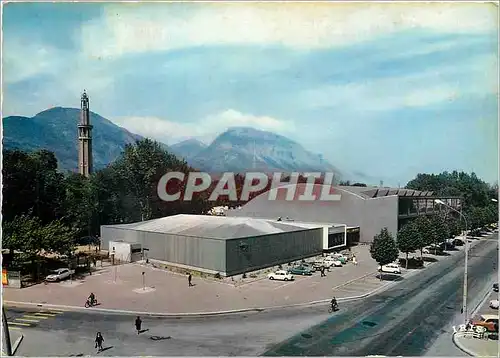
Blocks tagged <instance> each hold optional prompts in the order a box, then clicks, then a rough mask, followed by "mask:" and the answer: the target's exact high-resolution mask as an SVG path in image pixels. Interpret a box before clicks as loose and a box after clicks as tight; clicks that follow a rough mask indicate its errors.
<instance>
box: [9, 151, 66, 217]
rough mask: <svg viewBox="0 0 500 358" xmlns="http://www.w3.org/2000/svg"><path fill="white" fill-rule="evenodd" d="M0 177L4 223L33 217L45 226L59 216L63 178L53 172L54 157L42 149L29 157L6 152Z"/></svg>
mask: <svg viewBox="0 0 500 358" xmlns="http://www.w3.org/2000/svg"><path fill="white" fill-rule="evenodd" d="M2 174H3V197H2V205H3V206H2V214H3V220H4V221H10V220H13V219H14V217H15V216H19V215H35V216H37V217H38V218H40V220H41V222H42V223H43V224H45V223H49V222H50V221H52V220H55V219H56V218H57V217H59V216H61V215H62V214H63V210H62V207H61V202H62V199H63V196H64V191H63V186H62V185H61V184H62V181H63V178H64V175H63V174H62V173H60V172H58V170H57V159H56V157H55V155H54V153H52V152H49V151H47V150H44V149H43V150H38V151H34V152H30V153H28V152H24V151H20V150H6V151H4V153H3V169H2ZM19 198H22V200H19Z"/></svg>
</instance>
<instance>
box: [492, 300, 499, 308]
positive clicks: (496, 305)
mask: <svg viewBox="0 0 500 358" xmlns="http://www.w3.org/2000/svg"><path fill="white" fill-rule="evenodd" d="M490 307H491V308H493V309H494V310H497V309H498V300H491V301H490Z"/></svg>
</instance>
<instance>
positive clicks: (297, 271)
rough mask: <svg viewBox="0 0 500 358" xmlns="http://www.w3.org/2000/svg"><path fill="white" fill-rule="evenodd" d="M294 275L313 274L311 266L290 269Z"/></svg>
mask: <svg viewBox="0 0 500 358" xmlns="http://www.w3.org/2000/svg"><path fill="white" fill-rule="evenodd" d="M288 272H290V273H291V274H293V275H302V276H311V275H312V271H311V269H310V268H309V267H305V266H296V267H294V268H292V269H290V270H288Z"/></svg>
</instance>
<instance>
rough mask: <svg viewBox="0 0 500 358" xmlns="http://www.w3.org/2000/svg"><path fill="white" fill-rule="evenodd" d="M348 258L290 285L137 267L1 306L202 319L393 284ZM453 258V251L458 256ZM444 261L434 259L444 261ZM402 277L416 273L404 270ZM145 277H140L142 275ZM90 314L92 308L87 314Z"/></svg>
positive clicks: (363, 254)
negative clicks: (91, 304)
mask: <svg viewBox="0 0 500 358" xmlns="http://www.w3.org/2000/svg"><path fill="white" fill-rule="evenodd" d="M352 252H353V253H354V254H355V255H356V258H357V265H355V264H353V263H352V262H348V263H347V264H346V265H344V266H343V267H332V268H331V269H330V270H329V271H328V272H327V273H326V277H320V274H319V273H318V272H316V273H314V274H313V276H296V280H295V281H293V282H281V281H271V280H268V279H267V278H265V275H261V276H260V277H258V278H248V279H242V278H241V276H237V277H236V278H233V279H231V278H225V279H221V280H216V279H202V278H200V277H193V284H194V285H193V286H191V287H190V286H189V285H188V280H187V276H186V275H184V274H178V273H173V272H170V271H167V270H163V269H159V268H154V267H151V265H141V264H139V263H132V264H125V265H117V266H108V267H103V268H101V269H99V270H97V271H96V272H94V273H93V274H92V275H90V276H86V277H84V278H82V279H78V280H76V279H75V280H68V281H64V282H60V283H49V284H47V285H45V284H39V285H34V286H31V287H27V288H23V289H9V288H7V289H5V290H4V293H3V299H4V301H7V304H8V303H9V302H27V303H33V304H52V305H61V306H72V307H83V306H84V304H85V301H86V299H87V297H88V296H89V294H90V293H91V292H93V293H94V294H95V295H96V297H97V300H98V302H99V303H100V304H99V305H98V306H97V307H98V308H101V309H114V310H126V311H136V312H149V313H161V314H181V313H207V312H220V311H232V310H241V309H248V308H268V307H276V306H288V305H294V304H303V303H308V302H314V301H321V300H329V299H331V298H332V297H333V296H336V297H337V298H339V299H347V298H352V297H359V296H362V295H366V294H368V293H370V292H373V291H374V290H378V289H381V288H382V287H383V286H384V285H389V284H395V281H392V279H393V278H394V276H393V275H384V280H380V279H378V278H377V272H376V270H377V263H376V262H375V261H374V260H373V259H372V258H371V257H370V253H369V245H358V246H356V247H354V248H353V250H352ZM457 252H458V251H457ZM443 259H446V256H445V257H437V258H436V260H443ZM402 271H403V275H402V276H403V277H405V276H407V275H409V274H415V273H418V272H419V271H420V270H405V269H404V268H403V269H402ZM142 272H144V275H142ZM89 309H92V308H89Z"/></svg>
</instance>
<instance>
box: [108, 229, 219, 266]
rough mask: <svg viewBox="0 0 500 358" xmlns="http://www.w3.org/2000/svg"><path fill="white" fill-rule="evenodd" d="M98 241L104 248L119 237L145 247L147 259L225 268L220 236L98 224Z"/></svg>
mask: <svg viewBox="0 0 500 358" xmlns="http://www.w3.org/2000/svg"><path fill="white" fill-rule="evenodd" d="M101 240H102V241H101V242H102V247H103V249H107V248H108V245H109V241H117V240H123V241H125V242H128V243H139V244H141V245H142V247H143V248H146V249H149V251H148V252H147V257H148V258H150V259H155V260H160V261H168V262H173V263H178V264H182V265H189V266H194V267H200V268H204V269H208V270H213V271H217V272H221V273H222V272H225V265H226V252H225V250H226V247H225V241H224V240H215V239H207V238H201V237H191V236H181V235H172V234H160V233H153V232H144V231H136V230H130V229H119V228H114V227H112V226H101Z"/></svg>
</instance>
